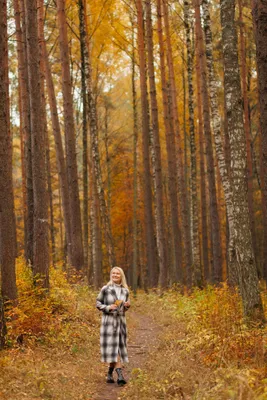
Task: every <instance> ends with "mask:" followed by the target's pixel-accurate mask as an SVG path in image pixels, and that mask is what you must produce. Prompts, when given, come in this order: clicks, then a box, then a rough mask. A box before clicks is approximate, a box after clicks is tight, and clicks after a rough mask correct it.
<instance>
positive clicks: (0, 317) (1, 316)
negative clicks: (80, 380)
mask: <svg viewBox="0 0 267 400" xmlns="http://www.w3.org/2000/svg"><path fill="white" fill-rule="evenodd" d="M0 4H1V3H0ZM1 6H2V4H1ZM5 336H6V323H5V313H4V302H3V299H2V297H1V296H0V350H1V349H3V348H4V345H5Z"/></svg>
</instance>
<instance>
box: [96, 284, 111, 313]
mask: <svg viewBox="0 0 267 400" xmlns="http://www.w3.org/2000/svg"><path fill="white" fill-rule="evenodd" d="M105 289H106V287H105V286H104V287H103V288H102V289H101V290H100V292H99V294H98V296H97V298H96V308H98V310H100V311H102V312H103V313H105V314H108V313H109V311H110V306H108V305H107V304H104V301H105Z"/></svg>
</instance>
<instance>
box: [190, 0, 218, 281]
mask: <svg viewBox="0 0 267 400" xmlns="http://www.w3.org/2000/svg"><path fill="white" fill-rule="evenodd" d="M195 18H196V42H197V48H198V52H199V66H200V73H201V80H200V82H201V96H202V107H203V122H204V135H205V143H206V157H207V175H208V182H209V206H210V220H211V242H212V256H213V264H212V266H213V268H212V280H213V282H214V283H219V282H221V281H222V249H221V236H220V220H219V213H218V200H217V188H216V180H215V162H214V157H213V148H212V132H211V118H210V101H209V93H208V83H207V70H206V68H207V67H206V56H205V50H204V40H203V31H202V26H201V17H200V5H199V0H196V1H195Z"/></svg>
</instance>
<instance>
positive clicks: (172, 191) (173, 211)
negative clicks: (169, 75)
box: [157, 0, 183, 285]
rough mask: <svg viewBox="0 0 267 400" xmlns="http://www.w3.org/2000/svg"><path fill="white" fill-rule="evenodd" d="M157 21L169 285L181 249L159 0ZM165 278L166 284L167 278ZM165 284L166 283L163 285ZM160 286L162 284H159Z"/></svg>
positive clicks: (178, 269) (178, 273)
mask: <svg viewBox="0 0 267 400" xmlns="http://www.w3.org/2000/svg"><path fill="white" fill-rule="evenodd" d="M157 21H158V26H157V30H158V38H159V47H160V48H159V51H160V75H161V90H162V101H163V113H164V126H165V137H166V149H167V159H168V193H169V199H170V219H171V227H172V234H171V243H172V253H173V261H172V267H171V268H170V278H171V283H174V282H177V281H178V282H180V283H182V282H183V273H182V249H181V232H180V227H179V221H178V199H177V193H178V188H177V173H176V171H177V170H176V158H175V157H176V155H175V135H174V129H173V121H172V119H171V118H170V113H169V105H168V95H167V93H168V85H167V79H166V67H165V49H164V40H163V29H162V3H161V0H157ZM162 278H165V279H166V282H167V276H166V277H165V276H164V277H161V276H160V279H162ZM165 284H166V283H165ZM161 285H162V284H161Z"/></svg>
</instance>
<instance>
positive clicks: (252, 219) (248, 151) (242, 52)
mask: <svg viewBox="0 0 267 400" xmlns="http://www.w3.org/2000/svg"><path fill="white" fill-rule="evenodd" d="M238 7H239V30H240V35H239V39H240V61H241V82H242V92H243V104H244V130H245V135H246V154H247V179H248V209H249V220H250V228H251V234H252V243H253V251H254V255H255V260H256V265H257V239H256V238H257V236H256V229H255V217H254V200H253V192H254V190H253V164H252V151H251V132H250V121H249V103H248V89H247V63H246V43H245V34H244V30H245V26H244V21H243V1H242V0H238ZM258 271H259V268H258Z"/></svg>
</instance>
